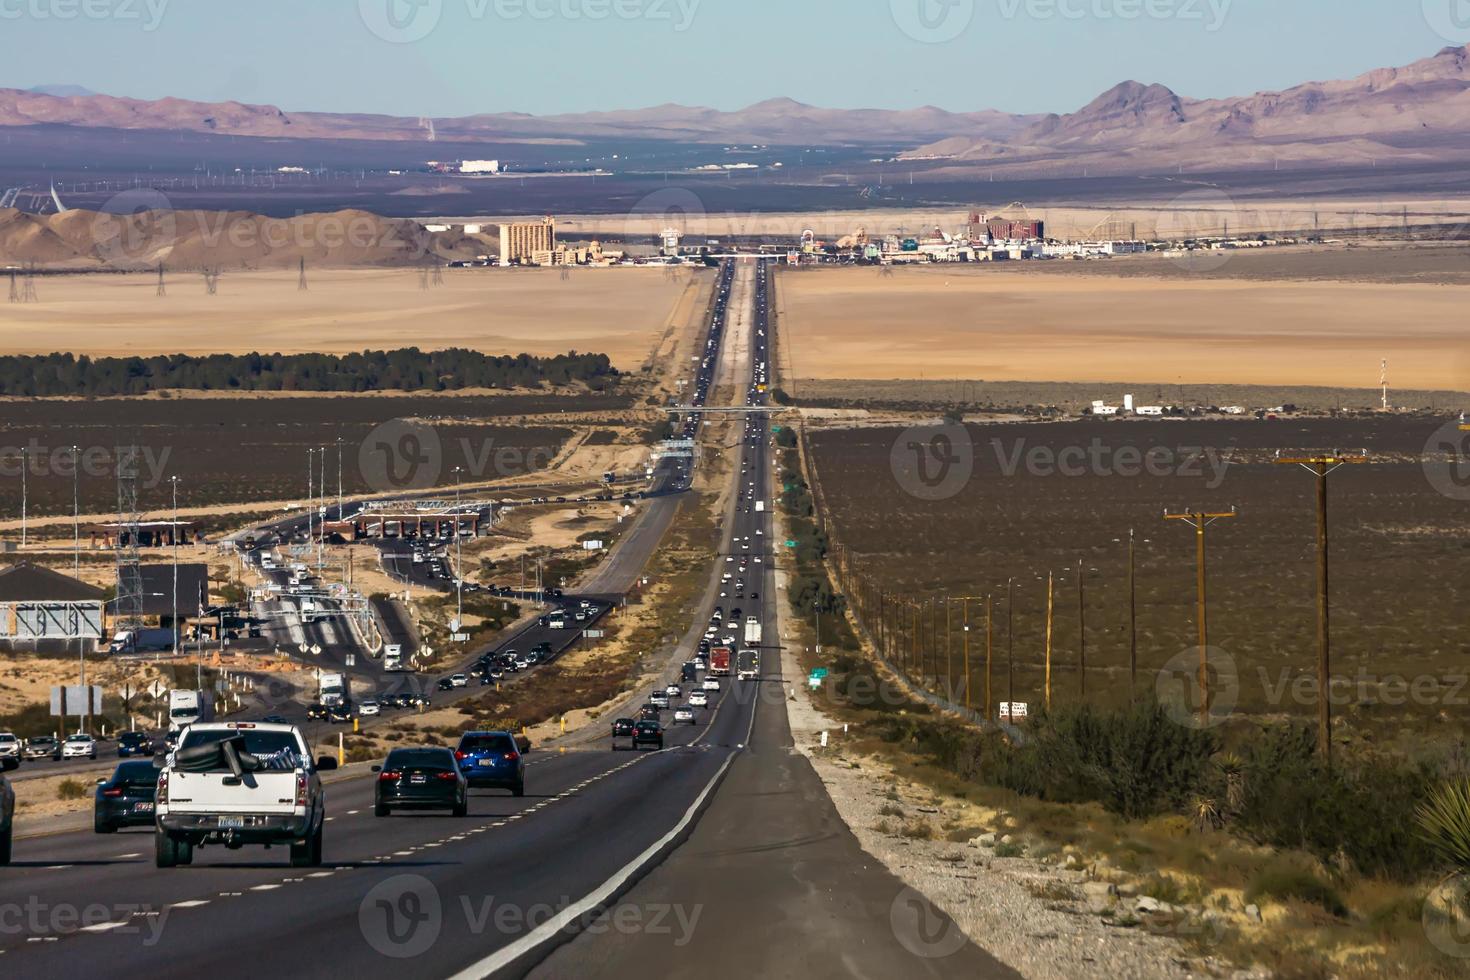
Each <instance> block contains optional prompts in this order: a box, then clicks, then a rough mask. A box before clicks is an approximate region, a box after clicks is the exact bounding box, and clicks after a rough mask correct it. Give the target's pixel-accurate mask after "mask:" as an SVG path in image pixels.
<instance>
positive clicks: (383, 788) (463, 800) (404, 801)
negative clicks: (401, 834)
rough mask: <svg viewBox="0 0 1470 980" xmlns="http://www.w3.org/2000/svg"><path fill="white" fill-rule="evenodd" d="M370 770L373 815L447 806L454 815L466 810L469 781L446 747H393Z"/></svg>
mask: <svg viewBox="0 0 1470 980" xmlns="http://www.w3.org/2000/svg"><path fill="white" fill-rule="evenodd" d="M373 772H375V773H377V774H378V779H377V786H376V789H375V790H374V796H373V815H374V816H378V817H386V816H387V815H388V814H389V812H390V811H392V810H449V811H452V812H453V813H454V815H455V816H456V817H462V816H464V815H465V814H466V813H468V812H469V784H468V783H467V782H466V781H465V778H464V773H463V772H461V771H460V768H459V763H458V762H457V761H456V760H455V758H454V753H453V752H451V751H449V750H448V749H440V748H422V749H394V750H393V751H392V752H389V753H388V758H387V759H385V760H384V761H383V764H382V765H381V766H373Z"/></svg>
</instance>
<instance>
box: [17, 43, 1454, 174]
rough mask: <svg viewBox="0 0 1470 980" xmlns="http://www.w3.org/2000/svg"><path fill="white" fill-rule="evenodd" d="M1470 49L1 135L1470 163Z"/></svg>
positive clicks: (58, 108)
mask: <svg viewBox="0 0 1470 980" xmlns="http://www.w3.org/2000/svg"><path fill="white" fill-rule="evenodd" d="M1467 64H1470V48H1446V49H1445V50H1443V51H1441V52H1439V53H1438V54H1436V55H1434V56H1433V57H1430V58H1425V59H1423V60H1421V61H1416V62H1414V63H1413V64H1411V65H1407V66H1405V67H1402V68H1384V69H1379V70H1376V71H1371V72H1368V73H1367V74H1364V75H1360V76H1358V77H1357V78H1353V79H1349V80H1346V81H1329V82H1309V83H1306V84H1303V85H1299V86H1297V87H1295V88H1291V89H1287V90H1285V91H1282V92H1262V93H1257V94H1255V95H1250V96H1243V97H1238V98H1229V99H1190V98H1186V97H1184V96H1181V95H1178V94H1176V93H1175V92H1173V91H1171V90H1170V89H1168V88H1166V87H1165V86H1163V85H1156V84H1155V85H1149V84H1143V83H1140V82H1133V81H1129V82H1123V83H1122V84H1120V85H1118V86H1116V87H1114V88H1112V89H1110V90H1109V91H1107V92H1105V93H1103V94H1102V95H1101V96H1099V97H1098V98H1097V99H1095V100H1094V101H1092V102H1091V103H1089V104H1088V105H1086V106H1084V107H1083V108H1081V109H1079V110H1078V111H1076V112H1073V113H1068V114H1066V115H1014V114H1009V113H1004V112H997V111H991V110H986V111H979V112H964V113H956V112H948V111H946V110H943V109H938V108H935V107H933V106H925V107H922V108H918V109H908V110H882V109H822V108H818V107H815V106H809V105H804V104H802V103H800V102H795V101H793V100H791V99H772V100H769V101H766V102H760V103H757V104H755V105H752V106H749V107H748V108H745V109H740V110H737V111H734V112H724V111H720V110H716V109H708V108H700V107H689V106H681V105H673V104H669V105H661V106H654V107H651V108H647V109H632V110H622V111H615V112H594V113H581V114H573V115H559V116H531V115H525V114H520V113H500V114H487V115H475V116H465V117H459V118H446V119H433V120H429V119H425V118H406V117H397V116H386V115H371V114H352V113H345V114H344V113H319V112H297V113H287V112H285V111H283V110H281V109H279V108H276V107H274V106H262V105H247V104H244V103H240V102H218V103H206V102H191V101H188V100H184V99H171V98H170V99H159V100H155V101H145V100H139V99H128V98H120V97H116V96H109V95H97V94H94V93H90V92H87V91H86V90H85V89H78V88H76V87H74V86H64V85H53V86H41V87H39V88H37V89H32V90H30V91H21V90H18V89H0V126H36V125H43V124H53V125H65V126H75V127H105V128H115V129H128V130H157V131H179V130H184V131H188V132H209V133H222V134H230V135H235V136H256V137H274V138H280V137H291V138H297V139H332V140H362V139H372V140H403V141H418V140H427V139H428V137H429V134H430V133H431V132H432V133H433V134H434V136H435V137H436V138H437V139H438V140H439V141H441V142H442V141H450V142H482V141H483V142H489V141H507V140H528V139H529V140H538V141H539V140H557V141H564V140H565V141H576V140H589V139H609V138H621V139H648V140H663V141H670V142H681V143H698V144H733V143H761V144H797V145H804V146H839V145H845V146H864V145H873V146H900V147H909V148H910V149H909V150H908V152H907V153H905V154H904V155H905V156H906V157H908V158H910V159H923V158H927V159H931V160H939V161H943V162H942V163H940V164H939V166H940V167H941V168H953V169H955V170H957V171H970V170H975V169H989V170H992V171H995V170H1005V169H1008V168H1018V169H1026V170H1028V171H1029V172H1032V173H1038V174H1040V173H1044V172H1045V168H1046V167H1047V166H1049V165H1057V166H1065V167H1068V168H1076V167H1077V166H1078V165H1081V166H1083V167H1086V166H1088V165H1091V164H1095V165H1096V166H1098V167H1099V168H1104V169H1107V170H1109V171H1112V172H1130V171H1141V170H1144V169H1153V168H1158V167H1161V166H1173V165H1176V164H1177V165H1178V166H1180V167H1190V166H1204V165H1211V166H1216V165H1219V164H1221V163H1235V164H1241V165H1243V166H1249V167H1258V166H1261V165H1263V164H1264V165H1270V163H1271V161H1273V160H1275V161H1279V162H1283V163H1300V162H1312V161H1318V162H1329V161H1330V162H1337V163H1360V164H1363V165H1369V164H1370V163H1371V162H1373V161H1383V162H1386V163H1387V162H1393V163H1400V164H1408V163H1414V162H1445V161H1458V160H1470V69H1467Z"/></svg>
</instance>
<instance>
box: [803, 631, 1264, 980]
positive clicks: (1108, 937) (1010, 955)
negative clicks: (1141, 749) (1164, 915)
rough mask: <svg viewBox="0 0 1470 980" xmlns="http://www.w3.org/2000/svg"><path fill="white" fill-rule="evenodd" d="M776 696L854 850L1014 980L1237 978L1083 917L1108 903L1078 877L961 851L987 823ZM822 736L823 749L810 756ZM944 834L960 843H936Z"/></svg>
mask: <svg viewBox="0 0 1470 980" xmlns="http://www.w3.org/2000/svg"><path fill="white" fill-rule="evenodd" d="M788 640H789V638H788ZM782 670H783V673H784V676H786V677H787V678H801V677H803V676H804V672H803V671H802V669H801V667H800V665H799V663H798V662H797V657H796V654H795V651H794V650H793V649H791V648H790V647H789V646H787V647H786V648H784V649H783V652H782ZM788 691H789V692H792V693H790V694H788V697H787V702H786V708H787V716H788V718H789V720H790V725H791V735H792V739H793V741H794V742H795V744H796V749H797V751H799V752H801V753H802V754H803V755H805V756H806V757H807V759H808V760H809V761H810V762H811V764H812V767H813V768H814V769H815V770H816V772H817V774H818V775H819V776H820V777H821V779H822V782H823V783H824V784H825V786H826V788H827V792H828V794H829V795H830V796H831V798H832V802H833V803H834V804H835V805H836V807H837V811H838V812H839V813H840V814H841V815H842V819H843V820H844V821H845V822H846V823H847V825H848V827H850V828H851V830H852V832H853V834H854V835H856V837H857V839H858V841H859V843H860V844H861V845H862V847H863V850H865V851H867V852H868V853H869V854H871V855H873V857H874V858H876V859H877V860H879V861H881V862H882V863H883V864H884V866H885V867H887V868H888V869H889V870H890V871H891V872H892V873H893V874H894V875H896V876H897V877H898V878H900V879H901V880H902V881H903V882H904V883H905V884H907V885H908V886H909V887H910V888H913V889H914V890H915V891H917V892H919V893H921V894H923V895H924V896H926V897H927V898H928V899H929V900H930V901H932V902H933V903H934V904H935V905H936V906H937V907H939V908H940V909H942V910H943V911H944V912H945V913H946V914H948V915H949V916H950V917H951V918H952V919H954V921H955V923H956V924H957V925H959V927H960V928H961V929H963V930H964V932H965V934H966V935H967V936H969V937H970V939H971V940H972V941H974V942H975V943H976V944H978V945H980V946H981V947H983V948H984V949H985V950H986V951H988V952H990V953H991V954H992V955H994V956H995V957H996V958H998V959H1000V960H1001V961H1003V962H1004V963H1006V964H1007V965H1009V966H1010V967H1012V968H1013V969H1015V970H1016V971H1018V972H1019V973H1021V974H1022V975H1024V976H1026V977H1029V978H1036V980H1077V978H1078V977H1087V976H1101V975H1106V976H1108V977H1111V978H1149V980H1152V978H1160V977H1166V978H1182V977H1206V976H1231V975H1235V976H1244V975H1245V974H1237V973H1236V972H1235V971H1233V970H1232V969H1231V968H1230V967H1228V966H1226V965H1223V964H1219V963H1216V962H1213V961H1208V960H1206V961H1201V960H1200V958H1199V956H1198V955H1197V954H1193V953H1191V952H1190V951H1188V950H1187V949H1186V948H1185V947H1184V946H1183V945H1182V944H1181V943H1180V942H1179V941H1178V940H1177V939H1176V938H1174V936H1173V935H1171V934H1169V933H1170V929H1174V930H1180V929H1182V928H1183V927H1182V926H1172V927H1171V926H1164V925H1149V924H1147V923H1146V922H1139V923H1136V924H1133V925H1131V927H1127V928H1124V927H1121V926H1119V925H1115V924H1111V923H1112V922H1116V921H1118V920H1119V919H1124V920H1127V919H1128V918H1129V917H1127V916H1119V917H1115V918H1114V919H1112V920H1108V919H1104V918H1103V917H1101V916H1100V915H1098V914H1097V912H1096V910H1095V909H1089V903H1092V902H1097V901H1102V902H1104V903H1106V904H1113V903H1116V902H1118V901H1119V900H1118V899H1117V897H1116V896H1115V895H1114V896H1109V895H1107V894H1106V893H1107V891H1108V886H1107V885H1106V883H1101V882H1096V881H1092V880H1091V877H1092V876H1091V874H1090V873H1089V871H1088V870H1087V869H1085V868H1068V867H1065V866H1064V864H1061V863H1043V862H1042V861H1039V860H1037V859H1035V858H1033V857H1027V856H1017V857H998V856H996V852H995V850H994V848H993V846H991V843H990V841H989V840H985V839H984V838H981V839H980V840H985V842H984V843H981V842H980V840H974V839H969V838H970V837H971V834H973V835H974V836H975V837H977V838H978V837H979V835H980V834H981V828H983V827H984V826H986V825H987V824H991V823H992V822H993V820H994V817H995V813H994V811H991V810H987V809H986V808H984V807H980V806H976V805H974V804H971V803H968V802H966V801H963V800H956V799H943V798H940V797H938V796H936V795H935V794H934V793H933V792H932V791H931V790H930V789H928V788H926V787H923V786H920V785H917V784H914V783H911V782H909V781H907V780H905V779H903V778H900V777H898V776H896V775H895V774H894V773H893V772H892V771H891V770H890V769H888V768H887V767H886V766H884V765H883V764H882V763H881V762H880V761H879V760H876V759H873V758H871V757H862V758H859V757H858V756H857V755H856V754H854V753H851V752H848V751H845V750H844V746H843V741H842V739H843V735H842V726H841V724H839V723H835V722H833V721H832V720H831V719H829V718H828V717H826V716H825V715H823V714H822V713H821V711H820V710H819V709H818V708H817V707H816V706H815V705H814V704H813V703H812V700H811V698H810V696H809V693H808V691H807V690H806V689H805V688H804V687H803V686H801V684H800V682H799V681H798V682H797V683H796V684H792V685H788ZM824 731H826V732H827V733H828V739H829V742H828V747H826V748H822V747H821V734H822V732H824ZM915 827H924V828H929V829H930V830H932V832H933V833H934V834H935V835H936V837H937V838H938V839H924V838H923V837H922V836H913V835H912V828H915ZM966 827H972V828H974V830H973V831H966V830H965V829H964V828H966ZM946 828H948V830H949V831H954V832H956V833H957V834H958V835H959V836H963V837H965V838H967V839H966V840H963V841H950V840H946V839H944V838H945V837H946V835H947V831H946ZM906 830H908V831H909V833H905V831H906ZM925 832H927V831H925ZM1058 857H1064V856H1061V855H1059V856H1058ZM1099 891H1101V892H1102V893H1103V894H1102V895H1098V892H1099ZM1123 901H1125V902H1126V901H1128V900H1126V899H1125V900H1123ZM1196 928H1197V927H1196ZM1176 934H1177V932H1176Z"/></svg>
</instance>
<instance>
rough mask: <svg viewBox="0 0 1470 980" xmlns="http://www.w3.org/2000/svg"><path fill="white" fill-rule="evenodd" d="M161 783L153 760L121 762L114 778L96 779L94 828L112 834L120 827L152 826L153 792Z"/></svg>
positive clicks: (113, 775) (93, 814)
mask: <svg viewBox="0 0 1470 980" xmlns="http://www.w3.org/2000/svg"><path fill="white" fill-rule="evenodd" d="M157 787H158V770H157V769H155V768H154V767H153V762H152V760H144V759H137V760H133V761H131V762H121V763H118V767H117V768H116V769H114V770H113V772H112V778H110V779H99V780H97V797H96V805H95V806H94V807H93V810H92V829H93V830H95V831H96V832H97V833H99V834H113V833H116V832H117V829H118V828H119V827H151V826H153V792H154V790H155V789H157Z"/></svg>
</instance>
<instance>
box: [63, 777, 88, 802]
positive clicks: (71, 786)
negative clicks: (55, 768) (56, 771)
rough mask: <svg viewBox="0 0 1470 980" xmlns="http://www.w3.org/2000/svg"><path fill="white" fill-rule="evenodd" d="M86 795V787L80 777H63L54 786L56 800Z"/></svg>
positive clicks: (75, 798)
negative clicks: (57, 784)
mask: <svg viewBox="0 0 1470 980" xmlns="http://www.w3.org/2000/svg"><path fill="white" fill-rule="evenodd" d="M86 795H87V787H86V785H85V784H84V783H83V782H82V781H81V780H80V779H63V780H62V781H61V784H60V785H59V786H57V787H56V798H57V799H58V800H80V799H82V798H83V797H85V796H86Z"/></svg>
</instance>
